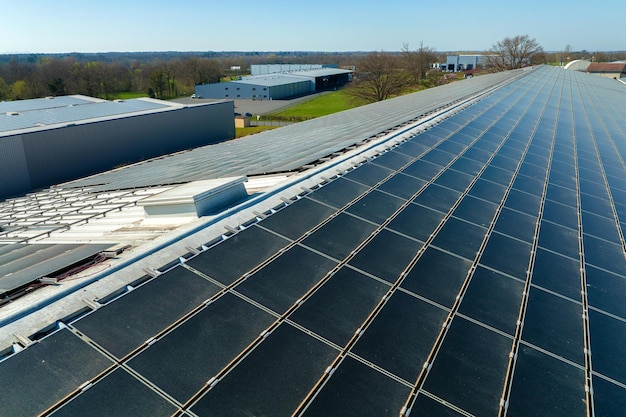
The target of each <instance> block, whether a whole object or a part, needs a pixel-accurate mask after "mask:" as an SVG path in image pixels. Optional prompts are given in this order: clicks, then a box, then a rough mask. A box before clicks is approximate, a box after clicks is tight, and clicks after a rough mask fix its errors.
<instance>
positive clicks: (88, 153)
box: [0, 95, 235, 197]
mask: <svg viewBox="0 0 626 417" xmlns="http://www.w3.org/2000/svg"><path fill="white" fill-rule="evenodd" d="M233 111H234V104H233V102H232V101H228V102H217V103H203V104H198V105H193V106H187V105H181V104H178V103H170V102H165V101H160V100H153V99H148V98H139V99H132V100H117V101H106V100H100V99H96V98H92V97H86V96H79V95H75V96H64V97H54V98H41V99H33V100H24V101H15V102H2V103H0V197H6V196H11V195H17V194H21V193H25V192H29V191H32V190H35V189H39V188H42V187H46V186H50V185H52V184H58V183H61V182H64V181H68V180H72V179H75V178H78V177H83V176H86V175H91V174H95V173H98V172H102V171H105V170H108V169H112V168H114V167H116V166H119V165H124V164H128V163H133V162H138V161H141V160H145V159H148V158H152V157H156V156H160V155H164V154H168V153H172V152H177V151H181V150H185V149H190V148H195V147H198V146H202V145H207V144H210V143H216V142H220V141H224V140H227V139H231V138H233V137H234V136H235V127H234V121H233V118H232V114H233Z"/></svg>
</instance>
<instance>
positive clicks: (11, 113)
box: [7, 111, 20, 116]
mask: <svg viewBox="0 0 626 417" xmlns="http://www.w3.org/2000/svg"><path fill="white" fill-rule="evenodd" d="M19 115H20V113H19V112H16V111H8V112H7V116H19Z"/></svg>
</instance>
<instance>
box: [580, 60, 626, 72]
mask: <svg viewBox="0 0 626 417" xmlns="http://www.w3.org/2000/svg"><path fill="white" fill-rule="evenodd" d="M586 71H587V72H615V73H623V72H626V63H624V62H592V63H591V64H589V66H588V67H587V70H586Z"/></svg>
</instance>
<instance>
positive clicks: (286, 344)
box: [0, 67, 626, 417]
mask: <svg viewBox="0 0 626 417" xmlns="http://www.w3.org/2000/svg"><path fill="white" fill-rule="evenodd" d="M613 83H614V81H611V80H604V79H601V78H599V77H597V78H594V77H593V76H589V75H585V74H579V73H575V72H571V71H563V70H560V69H556V68H548V67H542V68H540V69H537V70H535V71H533V72H532V73H529V74H528V76H526V77H523V78H520V79H518V80H517V81H515V82H514V83H512V84H509V85H507V86H505V87H503V88H501V89H499V90H498V91H497V92H495V93H494V94H492V95H490V96H489V97H487V98H485V99H484V100H482V101H480V102H479V103H477V104H475V105H474V106H472V107H470V108H468V109H466V110H465V111H463V112H461V113H459V114H457V115H456V116H454V117H452V118H450V119H448V120H446V121H444V122H442V123H441V124H439V125H437V126H436V127H434V128H432V129H430V130H428V131H426V132H425V133H422V134H420V135H418V136H415V137H414V138H412V139H410V140H408V141H406V142H404V143H402V144H399V145H398V146H396V147H394V148H392V149H391V150H389V151H388V152H385V153H383V154H382V155H380V156H379V157H377V158H375V159H372V160H371V161H369V162H366V163H364V164H362V165H361V166H358V167H356V168H355V169H353V170H350V171H349V172H346V173H343V174H340V175H338V176H337V177H333V178H330V179H329V180H328V181H327V182H325V183H322V184H321V185H320V186H319V187H318V188H316V189H314V190H311V192H305V193H303V194H302V195H300V196H299V198H297V199H294V200H293V201H292V202H291V204H285V205H284V206H281V207H277V208H276V210H274V211H275V213H274V212H273V213H271V215H268V216H267V217H266V218H264V219H263V220H260V221H258V222H253V223H251V224H248V225H246V227H245V228H243V230H241V231H239V232H237V233H234V234H232V235H230V236H228V237H225V238H223V239H222V240H220V241H219V242H217V243H216V242H207V245H206V247H205V248H203V249H202V251H201V252H200V253H198V254H195V255H190V256H189V257H188V259H186V260H185V262H181V263H179V264H177V265H175V266H173V267H170V268H169V269H166V268H163V270H162V272H163V273H161V274H160V275H157V276H156V277H154V278H149V277H146V278H145V280H142V282H141V283H137V284H136V285H134V286H133V287H131V288H129V291H127V292H124V293H123V294H120V293H116V294H112V295H111V297H109V298H107V299H103V300H100V302H101V303H102V304H103V306H102V307H100V308H98V309H96V310H94V311H92V312H89V313H88V314H85V315H83V316H81V317H79V318H77V319H72V320H70V319H68V320H66V321H65V322H64V323H63V325H62V326H60V327H61V329H60V330H58V331H55V332H53V333H51V334H49V335H46V336H45V337H42V338H41V339H40V340H39V342H38V343H35V344H33V345H31V346H29V347H28V348H26V349H24V350H23V351H22V352H19V353H17V354H14V355H12V356H10V357H8V358H7V359H5V360H4V361H3V362H0V392H2V393H3V401H2V407H0V415H10V416H29V415H36V414H38V413H47V414H51V415H54V416H56V417H58V416H74V415H86V414H87V411H88V414H89V415H92V416H100V415H102V416H114V415H131V414H132V415H146V416H169V415H177V416H225V415H228V416H251V415H271V416H290V415H302V416H307V417H309V416H359V417H361V416H376V417H379V416H398V415H399V414H401V413H402V414H404V415H408V414H410V415H411V416H435V415H436V416H471V415H476V416H508V417H517V416H536V415H546V416H548V415H549V416H568V417H572V416H618V415H621V414H622V413H623V410H625V409H626V361H624V360H623V356H622V352H624V351H625V350H626V308H625V307H624V303H623V299H624V295H625V294H626V260H625V258H624V250H625V243H624V232H623V229H624V227H625V225H626V180H625V178H626V175H625V170H626V165H625V164H624V156H626V132H625V130H624V129H625V128H624V126H626V113H625V110H624V109H626V106H624V103H625V102H626V91H625V90H624V89H623V88H622V87H621V86H615V87H614V84H613ZM266 214H270V213H266ZM34 399H36V400H34Z"/></svg>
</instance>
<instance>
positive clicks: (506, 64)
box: [487, 35, 544, 71]
mask: <svg viewBox="0 0 626 417" xmlns="http://www.w3.org/2000/svg"><path fill="white" fill-rule="evenodd" d="M542 57H544V52H543V48H542V47H541V45H539V43H538V42H537V40H536V39H535V38H530V37H529V36H528V35H517V36H514V37H512V38H508V37H507V38H504V39H503V40H501V41H499V42H498V43H496V44H495V45H493V46H492V47H491V49H490V50H489V55H488V56H487V67H488V68H490V69H491V70H493V71H506V70H511V69H515V68H522V67H526V66H529V65H533V64H538V63H541V59H542Z"/></svg>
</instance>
